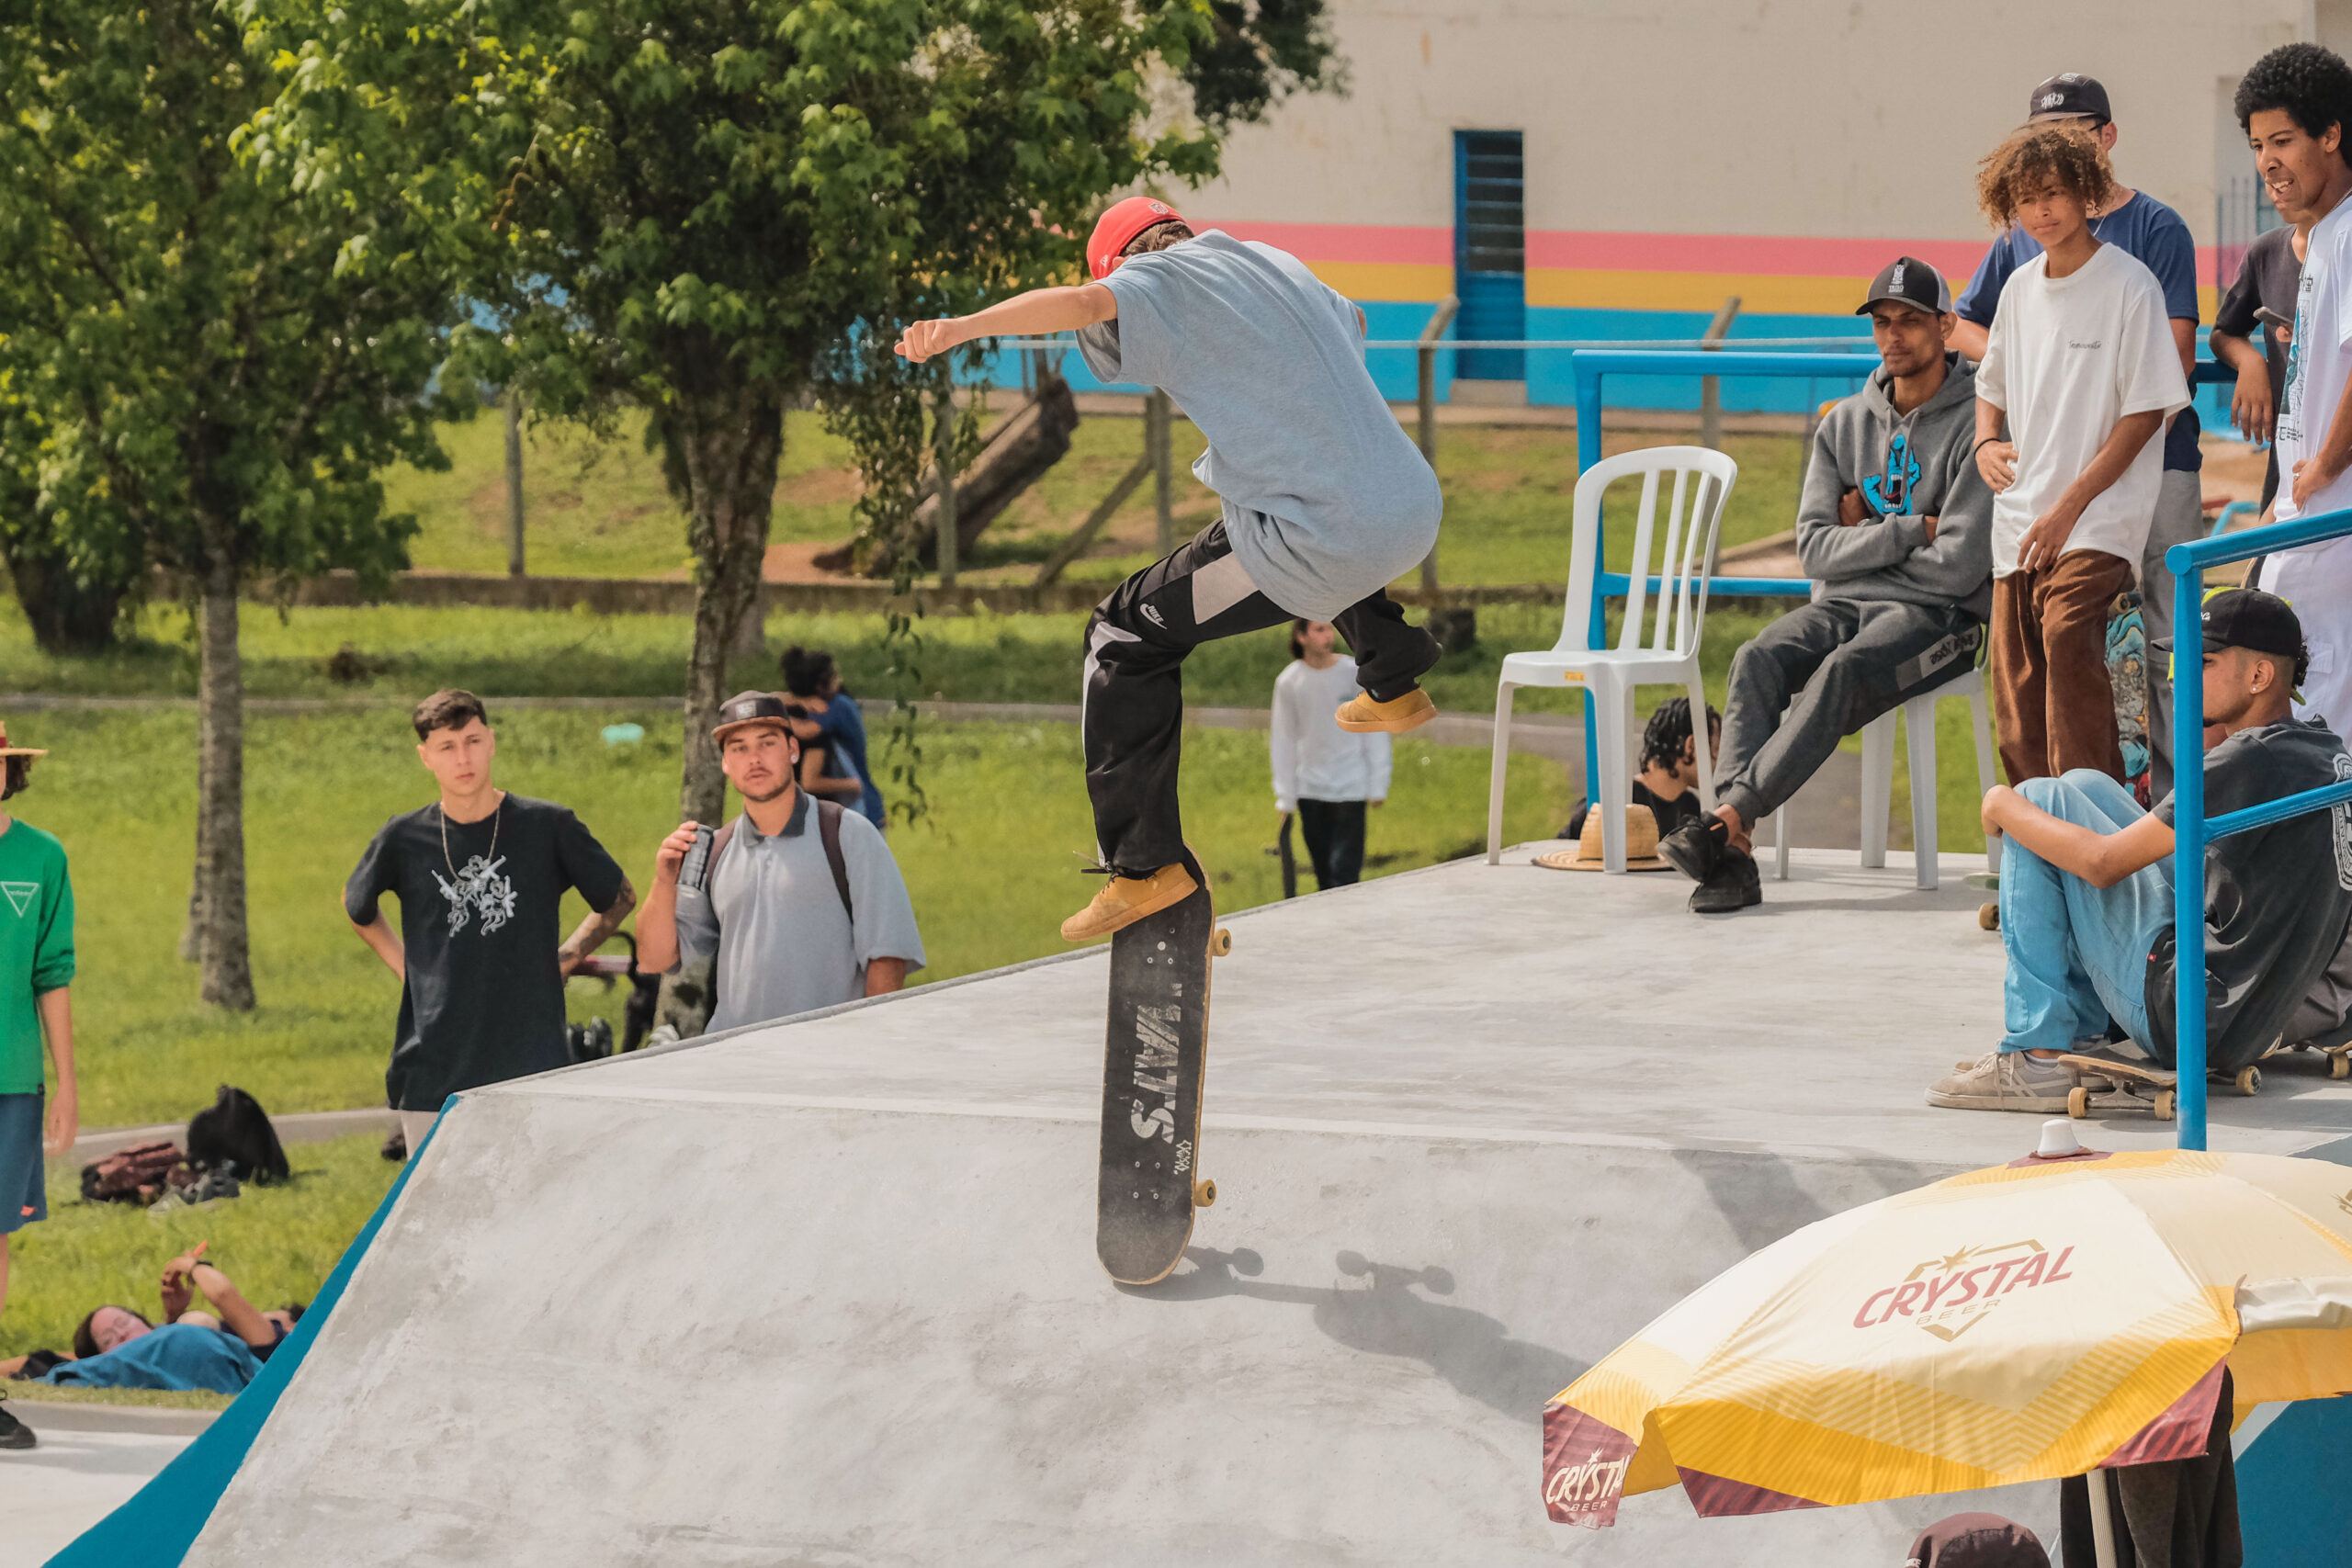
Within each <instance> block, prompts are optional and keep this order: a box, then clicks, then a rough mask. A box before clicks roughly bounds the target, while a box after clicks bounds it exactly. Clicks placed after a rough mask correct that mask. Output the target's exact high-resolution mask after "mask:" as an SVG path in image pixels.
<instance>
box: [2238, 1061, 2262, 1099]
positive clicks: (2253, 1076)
mask: <svg viewBox="0 0 2352 1568" xmlns="http://www.w3.org/2000/svg"><path fill="white" fill-rule="evenodd" d="M2233 1081H2234V1082H2235V1083H2236V1084H2237V1088H2238V1092H2239V1093H2240V1094H2243V1095H2245V1096H2246V1097H2248V1098H2249V1099H2251V1098H2252V1097H2253V1096H2255V1095H2257V1094H2259V1093H2261V1092H2262V1069H2261V1068H2260V1067H2240V1068H2239V1069H2238V1076H2237V1077H2236V1078H2235V1079H2234V1080H2233Z"/></svg>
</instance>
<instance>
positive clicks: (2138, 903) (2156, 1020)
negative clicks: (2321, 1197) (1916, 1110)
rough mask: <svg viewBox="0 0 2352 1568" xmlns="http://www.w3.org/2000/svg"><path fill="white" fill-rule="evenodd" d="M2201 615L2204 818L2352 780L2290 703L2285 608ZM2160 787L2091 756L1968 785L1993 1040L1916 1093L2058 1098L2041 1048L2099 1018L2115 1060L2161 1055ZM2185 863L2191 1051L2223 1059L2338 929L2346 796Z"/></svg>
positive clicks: (2302, 982) (2288, 1006) (2164, 1014)
mask: <svg viewBox="0 0 2352 1568" xmlns="http://www.w3.org/2000/svg"><path fill="white" fill-rule="evenodd" d="M2202 620H2203V626H2202V628H2201V630H2202V640H2203V649H2204V651H2203V660H2204V688H2205V718H2206V728H2205V744H2206V751H2205V810H2206V812H2207V814H2208V815H2209V816H2215V817H2218V816H2220V815H2222V813H2224V812H2230V811H2237V810H2242V809H2244V808H2245V807H2251V806H2258V805H2261V804H2262V803H2263V802H2265V801H2270V800H2277V799H2279V798H2281V797H2282V796H2286V795H2298V794H2301V793H2302V792H2303V791H2305V790H2312V789H2318V788H2321V787H2324V786H2325V785H2327V784H2335V783H2336V782H2338V781H2339V780H2342V779H2346V778H2352V756H2346V754H2345V750H2344V742H2343V741H2342V740H2340V739H2337V738H2336V737H2335V734H2334V733H2333V732H2332V731H2330V730H2329V729H2328V728H2327V727H2326V725H2324V723H2322V722H2320V721H2319V720H2317V719H2312V720H2310V721H2307V722H2305V721H2298V720H2297V719H2296V718H2295V717H2294V716H2293V714H2292V711H2291V707H2290V695H2291V694H2292V692H2293V689H2294V686H2295V684H2296V683H2297V682H2300V681H2301V679H2302V676H2303V671H2304V669H2305V666H2306V662H2307V660H2308V659H2309V657H2310V655H2309V653H2308V651H2307V650H2306V649H2305V647H2304V644H2303V633H2302V626H2301V623H2300V622H2298V621H2297V619H2296V618H2295V612H2294V611H2293V610H2292V609H2290V608H2289V607H2288V604H2287V602H2286V601H2285V600H2283V599H2279V598H2278V597H2276V596H2274V595H2272V594H2268V593H2264V592H2259V591H2257V590H2254V589H2228V590H2224V591H2222V592H2217V593H2215V594H2214V595H2213V596H2212V597H2211V598H2209V599H2208V600H2206V602H2205V607H2204V611H2203V615H2202ZM2167 640H2169V639H2167ZM2152 649H2153V650H2154V651H2155V652H2157V653H2159V654H2163V653H2168V652H2170V649H2168V648H2166V647H2165V646H2164V645H2162V644H2156V645H2152ZM2173 799H2174V797H2173V796H2172V795H2165V797H2164V799H2162V800H2160V801H2158V802H2157V803H2156V808H2155V809H2154V811H2151V812H2143V811H2142V810H2141V809H2140V808H2139V807H2138V806H2137V805H2136V804H2135V803H2134V802H2133V801H2132V799H2131V792H2130V791H2129V790H2127V789H2125V788H2124V787H2123V785H2122V784H2120V783H2119V782H2117V781H2116V780H2115V779H2113V778H2112V777H2110V776H2109V775H2108V774H2107V773H2105V772H2103V771H2101V770H2099V769H2095V768H2077V769H2075V770H2074V771H2073V772H2071V773H2067V774H2066V775H2065V776H2064V777H2063V778H2056V779H2049V778H2041V779H2028V780H2027V781H2026V782H2025V783H2024V784H2020V785H2018V787H2017V788H2015V789H2011V788H2009V787H2008V786H2007V785H2006V784H2001V785H1996V786H1995V787H1994V788H1993V789H1992V790H1991V791H1989V792H1988V793H1987V794H1986V795H1985V813H1984V814H1985V831H1986V832H1988V833H1993V832H1998V833H2003V834H2006V835H2007V839H2008V842H2007V846H2006V847H2005V848H2004V849H2003V851H2002V853H2001V946H2002V948H2003V950H2004V951H2005V952H2006V953H2007V959H2008V978H2007V985H2006V999H2005V1002H2004V1013H2005V1023H2006V1032H2004V1033H2003V1035H2002V1038H2001V1043H2000V1045H1999V1047H1998V1048H1997V1049H1996V1050H1994V1051H1991V1052H1988V1053H1986V1055H1985V1056H1984V1057H1983V1058H1982V1059H1980V1060H1978V1061H1976V1062H1974V1063H1973V1064H1971V1065H1969V1066H1964V1067H1962V1069H1961V1070H1959V1071H1958V1072H1956V1073H1954V1074H1952V1075H1951V1076H1950V1077H1944V1078H1942V1079H1939V1081H1938V1082H1937V1083H1936V1085H1935V1087H1934V1088H1932V1089H1929V1090H1928V1104H1930V1105H1940V1106H1948V1107H1951V1108H1954V1109H1958V1110H1963V1111H2036V1112H2041V1113H2045V1114H2046V1113H2049V1112H2052V1111H2064V1110H2065V1109H2066V1091H2067V1089H2069V1088H2070V1087H2072V1075H2071V1074H2070V1073H2069V1071H2068V1069H2067V1068H2066V1066H2064V1064H2063V1063H2061V1062H2060V1061H2059V1060H2058V1058H2059V1057H2060V1056H2061V1055H2064V1054H2065V1053H2068V1052H2074V1051H2081V1050H2085V1049H2086V1048H2087V1049H2088V1050H2089V1051H2091V1052H2094V1053H2096V1052H2098V1050H2099V1049H2100V1048H2101V1047H2103V1046H2105V1045H2106V1043H2107V1041H2108V1038H2109V1033H2110V1031H2109V1024H2110V1022H2112V1023H2113V1024H2114V1025H2115V1026H2117V1027H2118V1028H2120V1031H2121V1032H2122V1033H2123V1035H2124V1036H2125V1038H2124V1039H2123V1040H2122V1041H2120V1042H2118V1043H2116V1044H2115V1046H2114V1054H2115V1055H2117V1056H2119V1057H2120V1058H2123V1059H2127V1060H2141V1061H2148V1062H2151V1063H2153V1064H2154V1066H2157V1067H2159V1068H2169V1067H2171V1066H2172V1065H2173V1044H2174V1022H2175V1020H2174V1014H2175V1008H2174V996H2175V983H2176V961H2175V952H2174V929H2173V882H2172V870H2173V868H2172V860H2171V856H2172V852H2173ZM2204 877H2205V933H2204V936H2205V966H2206V974H2207V981H2206V1021H2205V1042H2206V1060H2207V1062H2208V1063H2209V1065H2210V1066H2211V1067H2212V1068H2213V1069H2215V1070H2217V1071H2223V1072H2233V1071H2235V1070H2236V1069H2237V1068H2240V1067H2243V1066H2247V1065H2249V1064H2251V1063H2254V1062H2256V1061H2259V1060H2260V1059H2261V1058H2262V1057H2263V1056H2264V1055H2266V1054H2267V1053H2268V1052H2269V1051H2270V1049H2271V1048H2272V1047H2273V1046H2274V1045H2276V1044H2277V1043H2278V1041H2279V1035H2280V1031H2281V1030H2282V1029H2283V1028H2284V1026H2285V1025H2286V1023H2287V1021H2288V1019H2289V1018H2290V1016H2291V1015H2292V1014H2293V1013H2294V1011H2295V1010H2296V1009H2297V1007H2298V1006H2299V1005H2300V1004H2301V1002H2302V1001H2303V999H2304V998H2306V997H2308V996H2309V995H2310V994H2311V992H2312V987H2313V986H2314V985H2315V984H2316V983H2317V982H2318V981H2319V979H2320V977H2321V976H2322V975H2323V974H2324V973H2325V971H2326V969H2327V966H2328V964H2330V963H2331V962H2332V961H2333V960H2334V959H2335V955H2336V953H2337V952H2338V951H2339V949H2340V948H2341V947H2342V945H2343V942H2344V938H2345V933H2346V927H2347V925H2352V806H2341V805H2339V806H2335V807H2331V808H2329V809H2328V810H2325V811H2318V812H2307V813H2305V814H2303V815H2302V816H2300V817H2290V818H2288V819H2287V820H2285V821H2283V822H2275V823H2272V824H2270V825H2269V826H2267V827H2264V828H2256V829H2248V830H2247V831H2245V832H2242V833H2232V834H2230V835H2229V836H2228V837H2227V838H2223V839H2216V840H2212V841H2211V842H2210V843H2209V844H2208V845H2207V846H2206V850H2205V867H2204Z"/></svg>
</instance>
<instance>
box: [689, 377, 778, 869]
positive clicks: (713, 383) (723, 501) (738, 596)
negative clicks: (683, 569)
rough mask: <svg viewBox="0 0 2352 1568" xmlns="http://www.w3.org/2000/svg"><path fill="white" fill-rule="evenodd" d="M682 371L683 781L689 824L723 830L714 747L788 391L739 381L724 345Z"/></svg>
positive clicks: (763, 545) (756, 583)
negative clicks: (691, 603)
mask: <svg viewBox="0 0 2352 1568" xmlns="http://www.w3.org/2000/svg"><path fill="white" fill-rule="evenodd" d="M698 346H699V348H700V352H695V353H691V354H689V355H683V356H682V357H681V359H680V361H678V362H677V363H676V366H675V369H676V374H674V375H673V388H674V389H675V392H676V396H675V399H674V400H673V402H672V403H671V404H670V406H669V408H668V409H667V410H666V411H665V412H666V415H667V419H666V425H667V435H668V439H669V440H670V441H671V443H672V444H673V451H672V456H673V457H674V458H675V463H674V465H673V471H677V472H680V473H682V474H683V475H684V479H685V488H686V494H685V497H684V499H685V502H686V506H687V513H688V521H687V526H686V540H687V543H688V544H689V545H690V546H691V547H693V549H694V557H695V644H694V653H693V656H692V657H691V659H690V660H688V662H687V665H686V720H685V723H686V733H685V770H684V772H685V777H684V782H683V786H682V788H681V790H680V792H679V808H680V811H681V812H682V814H683V815H684V817H686V818H691V819H692V820H694V821H696V822H717V821H718V819H719V814H720V812H721V811H722V810H723V809H724V808H725V807H726V802H727V781H726V779H725V778H724V777H723V776H722V775H721V774H720V773H719V771H718V742H717V741H715V740H713V739H711V738H710V731H711V728H712V726H714V725H716V724H717V723H718V705H719V704H721V703H723V702H725V701H726V700H727V698H728V697H729V695H730V693H729V690H728V679H727V669H728V665H729V662H730V656H731V655H734V654H735V652H736V650H737V649H739V648H740V647H742V646H744V644H743V642H742V640H741V639H742V637H743V629H744V628H743V623H744V621H745V619H746V618H747V617H749V616H751V615H754V614H756V613H757V605H758V602H759V591H760V565H761V562H762V560H763V558H764V557H765V556H766V554H767V547H768V516H769V512H770V510H771V508H772V507H773V505H774V503H775V475H776V465H777V463H778V461H779V460H780V459H781V458H782V457H783V455H784V407H785V402H786V389H783V388H780V387H775V386H771V385H766V384H763V383H749V382H745V381H743V380H742V379H741V378H739V377H738V376H737V375H736V374H735V371H734V367H733V366H732V365H731V364H730V363H729V361H728V359H727V356H726V355H725V353H724V351H723V349H722V348H720V347H719V346H718V345H717V344H703V345H698Z"/></svg>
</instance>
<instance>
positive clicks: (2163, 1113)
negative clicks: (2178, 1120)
mask: <svg viewBox="0 0 2352 1568" xmlns="http://www.w3.org/2000/svg"><path fill="white" fill-rule="evenodd" d="M2173 1104H2174V1101H2173V1091H2172V1090H2170V1089H2165V1090H2163V1091H2162V1092H2160V1093H2159V1094H2158V1095H2157V1096H2156V1120H2157V1121H2159V1122H2169V1121H2171V1120H2172V1113H2173Z"/></svg>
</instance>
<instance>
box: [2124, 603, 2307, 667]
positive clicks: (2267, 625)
mask: <svg viewBox="0 0 2352 1568" xmlns="http://www.w3.org/2000/svg"><path fill="white" fill-rule="evenodd" d="M2198 619H2199V622H2201V623H2202V628H2201V629H2202V630H2203V633H2204V641H2205V651H2206V652H2207V653H2219V652H2221V651H2222V649H2225V648H2243V649H2245V650H2246V651H2247V652H2249V653H2267V654H2272V655H2275V656H2276V657H2278V658H2280V659H2284V660H2290V661H2293V660H2300V659H2301V658H2302V657H2303V623H2302V621H2301V618H2299V617H2298V616H2297V615H2296V614H2295V611H2294V607H2293V606H2292V605H2290V604H2288V603H2287V601H2285V600H2284V599H2281V598H2279V597H2278V595H2277V594H2276V593H2265V592H2262V590H2260V589H2259V588H2225V589H2222V591H2220V592H2216V593H2214V594H2212V595H2211V596H2210V597H2208V598H2207V599H2206V601H2205V604H2204V605H2203V607H2202V608H2201V609H2199V612H2198ZM2173 640H2174V639H2173V638H2171V637H2158V638H2156V640H2155V641H2154V642H2152V643H2150V644H2149V645H2148V646H2149V647H2150V648H2153V649H2155V650H2156V651H2157V652H2159V653H2169V652H2171V651H2172V646H2173Z"/></svg>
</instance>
